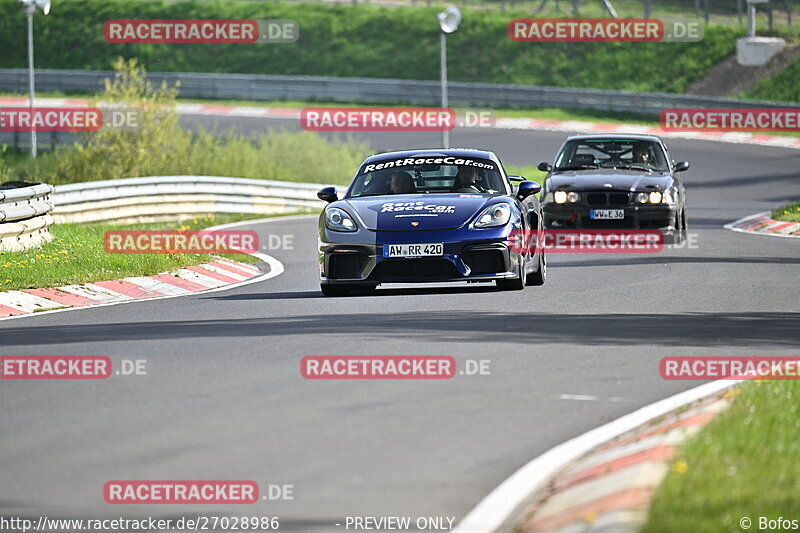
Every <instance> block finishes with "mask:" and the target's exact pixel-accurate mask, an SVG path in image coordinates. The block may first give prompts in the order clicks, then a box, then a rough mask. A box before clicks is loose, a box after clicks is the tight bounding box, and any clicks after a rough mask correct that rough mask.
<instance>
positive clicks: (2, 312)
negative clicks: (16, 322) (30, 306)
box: [0, 305, 27, 316]
mask: <svg viewBox="0 0 800 533" xmlns="http://www.w3.org/2000/svg"><path fill="white" fill-rule="evenodd" d="M24 314H27V313H25V311H20V310H19V309H14V308H13V307H8V306H6V305H0V316H14V315H24Z"/></svg>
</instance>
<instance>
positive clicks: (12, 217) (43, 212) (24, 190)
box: [0, 183, 54, 252]
mask: <svg viewBox="0 0 800 533" xmlns="http://www.w3.org/2000/svg"><path fill="white" fill-rule="evenodd" d="M6 185H8V184H6ZM52 192H53V187H52V186H50V185H47V184H44V183H40V184H37V185H29V186H25V185H24V184H23V185H21V186H17V187H13V188H8V189H6V188H2V187H0V251H4V252H18V251H22V250H27V249H29V248H33V247H35V246H40V245H42V244H44V243H46V242H49V241H50V240H52V238H53V237H52V235H50V226H51V225H52V224H53V222H54V219H53V216H52V215H51V214H50V213H51V211H52V209H53V204H52V202H51V201H50V194H51V193H52Z"/></svg>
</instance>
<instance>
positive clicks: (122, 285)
mask: <svg viewBox="0 0 800 533" xmlns="http://www.w3.org/2000/svg"><path fill="white" fill-rule="evenodd" d="M93 285H98V286H100V287H103V288H104V289H108V290H110V291H114V292H118V293H120V294H124V295H125V296H130V297H131V298H155V297H157V296H166V294H164V293H162V292H157V291H152V290H149V289H145V288H144V287H140V286H138V285H136V284H134V283H131V282H129V281H123V280H119V281H95V282H94V283H93Z"/></svg>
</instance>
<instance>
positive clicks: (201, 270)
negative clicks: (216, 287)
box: [186, 266, 238, 283]
mask: <svg viewBox="0 0 800 533" xmlns="http://www.w3.org/2000/svg"><path fill="white" fill-rule="evenodd" d="M186 270H191V271H192V272H197V273H198V274H202V275H203V276H208V277H209V278H214V279H216V280H219V281H224V282H225V283H238V280H236V279H233V278H229V277H228V276H225V275H223V274H220V273H219V272H214V271H213V270H206V269H205V268H202V267H199V266H190V267H186Z"/></svg>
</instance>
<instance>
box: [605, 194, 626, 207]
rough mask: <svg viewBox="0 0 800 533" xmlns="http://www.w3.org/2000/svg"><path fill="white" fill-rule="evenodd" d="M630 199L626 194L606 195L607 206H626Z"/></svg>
mask: <svg viewBox="0 0 800 533" xmlns="http://www.w3.org/2000/svg"><path fill="white" fill-rule="evenodd" d="M629 199H630V197H629V195H628V193H626V192H612V193H609V194H608V204H609V205H628V201H629Z"/></svg>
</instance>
